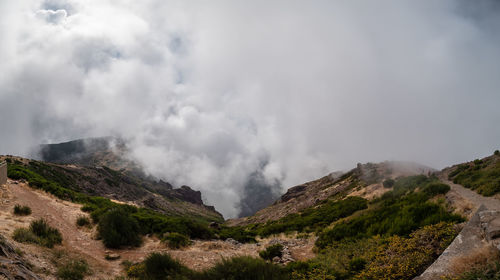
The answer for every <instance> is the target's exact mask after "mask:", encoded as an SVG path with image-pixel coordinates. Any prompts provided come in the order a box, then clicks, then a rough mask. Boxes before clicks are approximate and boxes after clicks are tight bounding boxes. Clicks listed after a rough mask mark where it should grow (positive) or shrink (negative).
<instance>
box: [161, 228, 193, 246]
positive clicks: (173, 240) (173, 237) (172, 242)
mask: <svg viewBox="0 0 500 280" xmlns="http://www.w3.org/2000/svg"><path fill="white" fill-rule="evenodd" d="M162 242H165V243H166V244H167V246H168V247H169V248H171V249H179V248H182V247H186V246H189V245H190V244H191V240H190V239H189V237H187V236H185V235H184V234H180V233H177V232H170V233H166V234H165V235H164V237H163V238H162Z"/></svg>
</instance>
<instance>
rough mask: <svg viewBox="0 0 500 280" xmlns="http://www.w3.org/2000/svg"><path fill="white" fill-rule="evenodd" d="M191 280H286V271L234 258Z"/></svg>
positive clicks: (252, 259) (262, 263)
mask: <svg viewBox="0 0 500 280" xmlns="http://www.w3.org/2000/svg"><path fill="white" fill-rule="evenodd" d="M193 279H199V280H201V279H204V280H205V279H211V280H229V279H232V280H266V279H273V280H288V279H290V274H289V273H288V271H287V270H286V269H285V268H283V267H280V266H278V265H275V264H272V263H268V262H266V261H264V260H262V259H257V258H252V257H234V258H231V259H229V260H222V261H221V262H219V263H217V264H216V265H215V266H214V267H212V268H210V269H208V270H205V271H203V272H201V273H199V274H198V275H196V276H195V277H194V278H193Z"/></svg>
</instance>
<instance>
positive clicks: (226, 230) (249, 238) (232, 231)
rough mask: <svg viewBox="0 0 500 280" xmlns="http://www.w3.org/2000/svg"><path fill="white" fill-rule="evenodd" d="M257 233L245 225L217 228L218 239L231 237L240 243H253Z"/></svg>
mask: <svg viewBox="0 0 500 280" xmlns="http://www.w3.org/2000/svg"><path fill="white" fill-rule="evenodd" d="M256 235H257V233H256V232H255V231H254V230H251V229H248V228H245V227H221V229H220V230H219V238H220V239H228V238H232V239H234V240H236V241H238V242H241V243H255V242H256V240H255V236H256Z"/></svg>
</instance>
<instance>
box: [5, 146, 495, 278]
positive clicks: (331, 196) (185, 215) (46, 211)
mask: <svg viewBox="0 0 500 280" xmlns="http://www.w3.org/2000/svg"><path fill="white" fill-rule="evenodd" d="M495 157H496V155H495V156H494V157H493V159H494V160H490V164H493V165H494V164H497V162H498V161H497V160H496V158H495ZM3 159H4V160H6V161H7V162H8V171H9V172H8V175H9V180H8V182H7V184H6V185H4V186H2V189H1V201H0V216H1V222H0V234H1V235H2V236H4V237H5V238H6V241H7V242H8V243H10V244H13V246H14V247H15V248H16V249H15V250H16V252H17V253H18V254H19V255H20V256H21V257H20V258H22V260H23V261H22V263H24V264H26V266H27V267H29V268H30V271H32V272H33V273H35V274H36V275H38V277H39V278H29V277H25V278H21V279H70V278H65V277H67V276H64V275H63V274H62V272H61V271H63V272H64V269H67V270H68V269H69V271H70V275H73V276H74V277H76V278H75V279H111V278H112V279H164V278H163V277H167V276H168V275H170V276H173V277H178V278H179V277H180V278H179V279H225V278H224V277H242V276H243V274H240V273H241V272H237V270H233V269H234V268H236V267H254V266H255V267H261V268H259V270H260V269H263V270H264V271H266V273H269V275H270V276H266V277H271V278H264V279H330V278H328V277H334V278H332V279H388V278H385V277H387V275H393V276H394V277H393V278H390V279H412V278H413V277H417V276H419V275H420V274H422V278H421V279H433V277H434V276H435V275H439V277H461V276H460V275H457V274H453V273H455V272H454V271H455V270H456V269H454V268H453V266H450V265H442V264H439V262H440V259H441V258H440V255H441V254H442V253H443V252H444V251H445V249H447V248H448V245H450V244H452V246H451V247H453V248H458V249H447V250H449V251H450V252H454V253H452V255H449V254H448V255H447V257H446V258H447V259H446V263H448V264H452V263H455V262H457V261H459V260H461V259H463V258H465V257H468V256H469V254H477V250H479V249H481V250H483V251H484V250H486V251H487V256H486V257H484V258H485V261H484V263H481V264H480V265H489V264H491V263H492V262H494V260H495V258H496V257H495V254H493V255H491V253H490V251H488V250H490V249H488V248H490V245H489V244H492V243H491V242H493V241H481V240H482V239H483V237H482V236H483V235H484V234H483V233H482V232H483V229H480V228H479V227H476V228H477V230H476V229H475V228H474V229H471V230H469V229H468V228H470V227H471V224H470V223H468V224H466V223H465V222H466V221H468V220H471V221H472V220H474V219H476V218H474V217H475V216H477V215H478V214H477V213H478V212H477V211H478V208H480V207H482V208H481V209H482V210H481V211H483V212H484V211H485V210H488V211H490V212H491V211H497V210H500V200H497V198H494V197H485V196H482V195H480V194H478V193H476V192H474V191H473V190H471V189H468V188H465V187H463V186H461V185H458V184H455V183H453V182H451V181H448V178H449V177H450V170H449V169H445V170H443V171H442V172H441V171H436V170H432V169H430V168H427V167H425V166H420V165H416V164H410V163H397V162H383V163H378V164H373V163H368V164H358V166H357V167H356V168H354V169H352V170H351V171H348V172H342V173H341V172H338V173H332V174H329V175H327V176H325V177H323V178H320V179H318V180H315V181H312V182H308V183H305V184H302V185H299V186H296V187H292V188H290V189H289V190H288V192H287V193H285V194H284V195H283V196H282V197H281V198H280V199H278V200H277V201H276V202H275V203H274V204H273V205H271V206H269V207H267V208H264V209H262V210H260V211H258V212H257V213H256V214H255V215H253V216H250V217H245V218H239V219H232V220H228V221H225V222H224V223H221V221H222V220H221V219H220V218H218V217H217V215H216V214H212V213H217V212H215V211H213V210H211V209H213V208H211V207H208V206H205V205H203V202H200V201H201V200H196V199H194V200H193V199H192V198H191V197H189V196H188V197H185V196H180V195H178V194H177V193H176V192H175V191H176V189H172V188H170V187H168V185H167V184H166V183H161V182H160V183H154V181H151V180H148V181H143V183H140V182H141V180H144V179H140V178H138V177H130V176H131V175H126V174H124V173H121V172H119V171H113V170H112V169H106V168H105V167H103V168H101V169H100V168H99V167H97V169H96V167H92V166H87V167H85V166H79V165H75V164H70V165H60V164H53V163H44V162H40V161H31V160H27V159H23V158H19V157H3ZM485 168H486V166H485ZM488 168H492V167H488ZM75 170H76V171H75ZM99 170H103V171H105V172H103V171H99ZM108 174H109V175H108ZM107 176H111V177H107ZM106 178H113V180H114V181H115V182H116V183H111V184H109V183H107V182H106ZM89 182H92V183H89ZM101 182H103V183H101ZM104 184H106V185H104ZM155 184H156V185H155ZM159 184H163V186H165V189H161V186H162V185H159ZM186 191H187V192H184V194H186V193H190V192H193V194H194V195H195V197H196V192H194V191H191V190H187V189H186ZM96 195H102V197H98V196H96ZM151 197H157V198H156V199H162V200H159V201H160V202H161V201H164V202H162V203H163V204H158V203H159V202H157V203H156V204H154V203H147V202H146V201H148V200H149V199H150V198H151ZM145 198H146V199H145ZM183 198H185V200H184V201H183V200H182V199H183ZM169 203H170V204H169ZM19 205H21V206H27V207H28V208H29V209H30V211H29V214H28V215H24V216H23V215H19V214H16V213H15V211H14V210H13V209H14V208H16V207H18V206H19ZM152 205H166V206H163V207H152ZM194 211H198V212H194ZM211 211H212V212H211ZM483 212H481V213H483ZM112 213H114V214H112ZM491 213H493V212H491ZM495 213H496V212H495ZM498 213H500V212H498ZM110 215H114V217H116V219H122V218H123V219H125V220H123V221H121V222H119V223H118V224H116V222H117V221H120V220H110V221H111V222H112V223H114V224H115V225H114V226H118V228H116V230H118V232H117V233H116V234H117V235H116V237H114V238H122V237H120V235H121V233H120V231H122V232H123V230H124V228H122V230H120V229H119V228H120V227H123V226H126V227H127V226H132V228H134V227H136V226H134V224H136V225H137V226H138V228H137V230H138V231H137V234H138V236H139V239H140V242H139V243H138V244H135V243H127V242H129V241H126V239H124V240H123V241H122V242H123V243H116V242H113V243H110V241H107V239H106V238H107V237H106V234H108V233H107V231H105V227H107V226H109V225H107V224H106V222H105V221H108V220H109V219H108V217H111V216H110ZM481 215H483V214H481ZM82 217H87V218H86V220H88V221H90V222H89V223H87V224H86V225H83V226H79V225H77V223H78V220H80V219H82ZM121 217H122V218H121ZM39 219H43V220H44V221H46V223H47V224H48V225H49V227H53V228H55V229H57V231H58V232H60V235H61V236H62V242H61V243H60V245H57V243H56V245H55V246H54V247H53V248H51V247H44V246H41V245H39V244H33V243H30V242H25V241H22V240H21V239H19V237H16V231H18V230H19V229H20V228H27V229H31V228H32V227H33V223H34V222H36V221H38V220H39ZM125 221H130V222H131V223H132V224H130V225H126V223H128V222H125ZM123 223H125V224H123ZM463 228H464V230H462V229H463ZM465 229H467V230H465ZM484 230H487V229H484ZM464 232H469V233H464ZM470 232H475V233H473V235H471V233H470ZM459 233H460V234H459ZM177 235H178V237H177ZM457 235H458V237H457V238H462V239H463V240H478V241H479V243H477V241H474V242H476V243H471V244H475V245H470V246H472V247H470V248H475V249H468V250H465V251H464V250H463V249H462V248H468V247H467V246H469V245H466V244H467V243H463V244H462V245H460V244H459V245H457V241H456V240H455V237H456V236H457ZM466 236H467V237H466ZM40 238H41V237H40ZM134 238H135V237H134ZM179 238H180V239H179ZM464 238H465V239H464ZM470 238H472V239H470ZM474 238H479V239H474ZM183 240H185V241H183ZM454 240H455V241H454ZM452 241H453V242H452ZM179 242H180V243H179ZM460 242H462V241H460ZM466 242H469V241H466ZM471 242H472V241H471ZM494 242H496V241H494ZM41 244H43V243H41ZM112 244H116V245H112ZM478 244H482V245H478ZM457 246H458V247H457ZM478 246H479V247H478ZM451 247H450V248H451ZM271 248H276V250H279V251H272V250H271ZM476 249H477V250H476ZM273 250H274V249H273ZM265 251H268V253H266V254H264V253H263V252H265ZM486 251H485V252H486ZM268 254H270V255H269V256H270V257H268ZM481 254H483V255H484V254H486V253H481ZM483 255H481V256H483ZM155 258H156V260H155ZM262 258H264V259H265V258H268V259H267V262H266V261H265V260H263V259H262ZM450 258H451V259H450ZM435 260H438V262H437V263H436V265H432V264H433V262H434V261H435ZM153 261H156V262H164V265H167V264H168V263H170V264H168V265H167V266H166V267H170V266H172V267H171V268H165V267H164V265H161V266H160V267H157V266H152V267H151V266H150V265H152V264H151V262H153ZM441 262H442V261H441ZM75 264H80V266H81V267H80V269H82V271H80V272H78V269H77V268H78V265H75ZM83 264H84V265H83ZM430 265H432V266H431V267H432V271H433V273H434V274H432V275H434V276H432V277H431V278H428V276H427V278H425V277H424V275H431V274H429V273H430V272H426V269H427V267H429V266H430ZM82 267H84V269H83V268H82ZM155 267H156V268H155ZM161 267H164V268H161ZM436 267H439V268H436ZM71 269H73V270H74V271H72V270H71ZM152 269H153V270H154V269H160V271H163V272H158V271H156V272H153V271H152ZM164 269H165V270H164ZM474 269H477V264H476V266H471V267H470V268H469V269H466V270H465V271H467V270H474ZM252 271H254V272H255V270H252ZM461 271H462V272H461V273H465V272H463V271H464V270H461ZM0 273H1V271H0ZM12 273H13V274H12V275H15V273H16V270H14V272H12ZM151 273H159V274H157V276H154V277H153V278H151V277H152V276H151ZM234 273H236V274H234ZM248 273H249V274H248V275H246V276H245V277H247V276H248V277H249V278H248V277H247V278H235V279H257V278H252V277H253V276H252V273H251V272H248ZM436 273H437V274H436ZM12 275H11V276H12ZM75 275H76V276H75ZM148 275H149V276H148ZM158 275H163V276H158ZM224 275H225V276H224ZM230 275H233V276H230ZM238 275H240V276H238ZM272 275H274V276H272ZM453 275H455V276H453ZM73 276H71V277H73ZM158 277H159V278H158ZM325 277H326V278H325ZM391 277H392V276H391ZM436 277H437V276H436ZM71 279H73V278H71ZM176 279H177V278H176ZM419 279H420V278H419ZM450 279H451V278H450ZM453 279H455V278H453ZM456 279H462V278H456ZM464 279H465V278H464Z"/></svg>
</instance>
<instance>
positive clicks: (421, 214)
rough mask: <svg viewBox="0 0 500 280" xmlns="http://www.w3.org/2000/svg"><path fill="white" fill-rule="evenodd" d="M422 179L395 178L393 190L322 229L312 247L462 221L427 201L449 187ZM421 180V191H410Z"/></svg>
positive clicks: (431, 179) (406, 233) (417, 185)
mask: <svg viewBox="0 0 500 280" xmlns="http://www.w3.org/2000/svg"><path fill="white" fill-rule="evenodd" d="M425 178H427V177H425V176H424V178H419V176H416V177H415V176H414V178H412V177H407V178H402V179H400V180H397V181H396V183H395V184H394V190H393V191H390V192H387V193H385V194H384V195H383V196H382V198H381V199H380V200H378V201H377V204H375V205H374V206H373V207H372V208H371V209H369V210H368V211H366V212H364V213H362V214H361V215H359V216H356V217H351V218H348V219H347V220H345V221H343V222H340V223H337V224H336V225H335V226H334V227H333V228H331V229H326V230H324V231H323V232H322V233H321V234H320V235H319V238H318V240H317V241H316V246H317V247H319V248H326V247H328V246H329V245H331V244H332V243H334V242H336V241H340V240H343V239H360V238H366V237H370V236H375V235H384V236H391V235H400V236H406V235H408V234H410V233H411V232H412V231H414V230H416V229H418V228H421V227H424V226H427V225H432V224H437V223H439V222H452V223H456V222H461V221H464V219H463V218H462V217H461V216H459V215H455V214H451V213H449V212H447V211H446V209H444V208H443V207H442V206H440V205H438V204H435V203H432V202H429V201H428V200H429V199H430V198H432V197H433V196H434V195H433V194H440V193H444V192H446V191H447V190H449V187H448V186H446V185H444V186H443V185H442V184H439V183H436V182H435V181H434V179H433V178H427V179H425ZM424 179H425V180H424ZM401 180H402V182H400V181H401ZM422 183H424V185H422V186H420V189H421V190H422V191H420V192H414V190H415V189H417V187H419V185H421V184H422Z"/></svg>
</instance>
